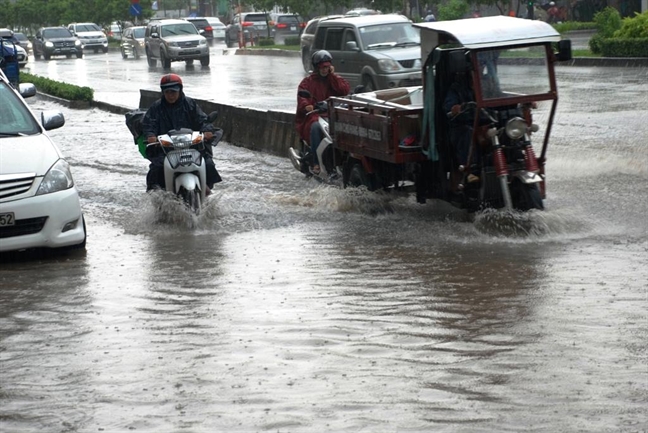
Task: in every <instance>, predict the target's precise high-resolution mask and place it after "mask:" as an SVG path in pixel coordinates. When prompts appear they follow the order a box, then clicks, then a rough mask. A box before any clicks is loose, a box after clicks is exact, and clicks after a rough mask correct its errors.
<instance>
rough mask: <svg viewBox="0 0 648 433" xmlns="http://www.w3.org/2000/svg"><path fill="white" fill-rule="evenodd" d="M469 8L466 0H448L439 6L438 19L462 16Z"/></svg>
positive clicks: (455, 18) (456, 18) (443, 19)
mask: <svg viewBox="0 0 648 433" xmlns="http://www.w3.org/2000/svg"><path fill="white" fill-rule="evenodd" d="M469 10H470V5H469V4H468V2H465V1H463V0H450V1H448V2H447V3H445V4H443V5H440V6H439V14H438V16H437V19H438V20H439V21H449V20H458V19H460V18H463V17H464V16H465V15H466V14H467V13H468V11H469Z"/></svg>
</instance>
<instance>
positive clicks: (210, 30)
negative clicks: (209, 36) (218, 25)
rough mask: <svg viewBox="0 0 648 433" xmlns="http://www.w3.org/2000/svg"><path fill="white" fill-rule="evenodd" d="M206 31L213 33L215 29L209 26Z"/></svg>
mask: <svg viewBox="0 0 648 433" xmlns="http://www.w3.org/2000/svg"><path fill="white" fill-rule="evenodd" d="M205 31H206V32H213V31H214V28H213V27H212V26H207V27H205Z"/></svg>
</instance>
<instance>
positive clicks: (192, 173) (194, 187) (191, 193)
mask: <svg viewBox="0 0 648 433" xmlns="http://www.w3.org/2000/svg"><path fill="white" fill-rule="evenodd" d="M216 116H217V113H215V112H214V113H211V114H210V115H209V117H208V120H209V122H210V123H211V122H213V121H214V120H215V119H216ZM222 136H223V130H222V129H220V128H217V129H216V131H215V132H214V137H213V138H212V139H211V140H209V142H206V141H205V139H204V137H203V134H202V133H201V132H198V131H192V130H191V129H185V128H182V129H179V130H175V129H174V130H171V131H169V132H168V133H166V134H162V135H159V136H158V137H157V139H158V142H157V143H150V144H149V146H156V145H160V147H161V148H162V151H163V152H164V154H165V157H164V181H165V184H166V190H167V191H169V192H172V193H173V194H175V195H176V196H178V197H180V198H182V200H183V202H184V203H185V204H186V205H187V207H188V208H189V210H191V211H192V212H193V213H195V214H196V215H198V214H200V209H201V207H202V204H203V203H204V202H205V198H206V191H207V169H206V165H205V159H204V158H203V153H204V152H205V151H206V150H207V149H206V146H207V145H211V146H216V145H217V144H218V142H219V141H220V139H221V138H222Z"/></svg>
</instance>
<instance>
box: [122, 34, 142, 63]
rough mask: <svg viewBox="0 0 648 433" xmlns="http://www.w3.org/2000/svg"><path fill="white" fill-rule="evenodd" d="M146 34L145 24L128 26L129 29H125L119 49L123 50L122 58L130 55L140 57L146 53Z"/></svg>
mask: <svg viewBox="0 0 648 433" xmlns="http://www.w3.org/2000/svg"><path fill="white" fill-rule="evenodd" d="M145 34H146V27H145V26H136V27H128V28H127V29H124V33H123V35H122V38H121V42H120V43H119V50H120V51H121V55H122V58H124V59H126V58H127V57H128V56H132V57H135V58H136V59H139V58H140V57H141V56H143V55H144V54H145V50H144V35H145Z"/></svg>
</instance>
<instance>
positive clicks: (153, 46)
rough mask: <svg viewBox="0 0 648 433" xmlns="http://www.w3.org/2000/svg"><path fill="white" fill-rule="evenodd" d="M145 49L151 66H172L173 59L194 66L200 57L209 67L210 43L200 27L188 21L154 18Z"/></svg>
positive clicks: (148, 27)
mask: <svg viewBox="0 0 648 433" xmlns="http://www.w3.org/2000/svg"><path fill="white" fill-rule="evenodd" d="M144 49H145V50H146V59H147V60H148V64H149V66H151V67H153V66H156V65H157V61H158V60H160V63H162V67H163V68H165V69H168V68H170V67H171V62H181V61H184V62H186V63H187V65H191V64H192V63H193V61H194V60H200V64H201V65H203V66H209V45H207V39H205V37H204V36H201V35H200V34H199V33H198V30H197V29H196V26H194V25H193V24H191V23H190V22H188V21H185V20H177V19H168V20H158V21H151V22H150V23H149V24H148V25H147V26H146V33H145V35H144Z"/></svg>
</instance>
